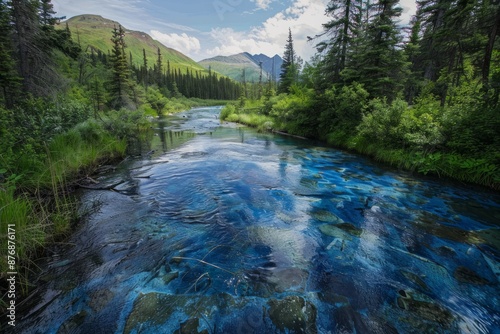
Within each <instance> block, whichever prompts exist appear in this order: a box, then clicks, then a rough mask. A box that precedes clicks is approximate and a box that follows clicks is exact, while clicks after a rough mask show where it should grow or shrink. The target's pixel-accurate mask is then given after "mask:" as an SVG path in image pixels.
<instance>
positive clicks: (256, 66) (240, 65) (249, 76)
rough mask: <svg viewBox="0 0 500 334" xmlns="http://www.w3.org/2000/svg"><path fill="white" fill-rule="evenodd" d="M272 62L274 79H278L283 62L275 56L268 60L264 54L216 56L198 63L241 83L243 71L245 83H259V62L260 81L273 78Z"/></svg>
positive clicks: (246, 53) (245, 53) (244, 53)
mask: <svg viewBox="0 0 500 334" xmlns="http://www.w3.org/2000/svg"><path fill="white" fill-rule="evenodd" d="M273 60H274V69H275V71H274V78H275V79H279V73H280V72H281V64H282V63H283V60H282V59H281V57H280V56H278V55H276V56H274V57H273V58H270V57H268V56H266V55H264V54H260V55H251V54H249V53H248V52H243V53H238V54H235V55H232V56H217V57H213V58H209V59H204V60H202V61H200V62H199V64H200V65H201V66H203V67H204V68H206V69H209V68H211V69H212V70H213V71H216V72H219V73H221V74H223V75H225V76H228V77H229V78H231V79H234V80H237V81H240V82H241V81H243V70H245V81H246V82H259V80H260V62H262V70H263V71H262V81H267V80H268V77H270V78H273V76H272V73H273Z"/></svg>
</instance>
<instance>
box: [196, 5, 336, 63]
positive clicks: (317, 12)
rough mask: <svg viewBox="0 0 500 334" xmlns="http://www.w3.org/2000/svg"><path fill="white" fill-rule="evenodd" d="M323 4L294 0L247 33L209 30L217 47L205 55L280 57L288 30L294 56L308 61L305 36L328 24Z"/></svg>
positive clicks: (308, 46) (310, 51) (311, 47)
mask: <svg viewBox="0 0 500 334" xmlns="http://www.w3.org/2000/svg"><path fill="white" fill-rule="evenodd" d="M327 3H328V0H295V1H294V3H293V4H292V6H290V7H289V8H287V9H286V10H284V11H282V12H279V13H277V14H276V15H274V16H272V17H271V18H269V19H267V20H266V21H265V22H263V24H262V25H260V26H258V27H254V28H253V29H251V30H250V31H249V32H243V31H235V30H233V29H231V28H215V29H212V31H211V32H210V37H211V40H212V41H213V42H214V43H216V44H217V45H216V46H215V47H212V48H208V49H207V50H206V52H205V54H206V55H207V56H210V57H211V56H216V55H231V54H235V53H240V52H245V51H246V52H249V53H252V54H253V53H264V54H267V55H268V56H273V55H275V54H279V55H282V54H283V52H284V48H285V44H286V40H287V38H288V28H290V29H291V30H292V35H293V39H294V47H295V49H296V51H297V53H298V55H299V56H301V57H302V58H303V59H304V60H309V58H310V57H311V56H312V55H313V54H314V53H315V49H314V45H313V44H311V43H309V42H307V36H314V35H316V34H318V33H320V32H322V29H323V27H322V24H323V23H325V22H327V21H328V18H327V17H326V16H325V15H324V13H325V8H326V4H327Z"/></svg>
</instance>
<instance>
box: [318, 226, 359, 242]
mask: <svg viewBox="0 0 500 334" xmlns="http://www.w3.org/2000/svg"><path fill="white" fill-rule="evenodd" d="M319 230H320V231H321V233H323V234H325V235H328V236H330V237H334V238H338V239H341V240H352V236H351V235H350V234H349V233H347V232H346V231H344V230H342V229H340V228H338V227H337V225H332V224H325V225H321V226H320V227H319Z"/></svg>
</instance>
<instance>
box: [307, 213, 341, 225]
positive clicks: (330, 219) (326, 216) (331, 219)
mask: <svg viewBox="0 0 500 334" xmlns="http://www.w3.org/2000/svg"><path fill="white" fill-rule="evenodd" d="M311 217H313V218H314V219H316V220H319V221H321V222H325V223H343V222H344V221H343V220H342V219H341V218H340V217H338V216H337V215H335V214H333V213H331V212H330V211H327V210H314V211H312V212H311Z"/></svg>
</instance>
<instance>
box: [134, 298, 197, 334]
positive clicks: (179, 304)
mask: <svg viewBox="0 0 500 334" xmlns="http://www.w3.org/2000/svg"><path fill="white" fill-rule="evenodd" d="M187 302H188V297H186V296H182V295H178V296H172V295H167V294H161V293H147V294H140V295H139V296H138V297H137V298H136V300H135V302H134V306H133V309H132V312H131V313H130V315H129V317H128V319H127V323H126V325H125V334H127V333H132V332H133V330H134V329H136V328H138V326H140V325H141V324H144V323H146V322H147V323H150V324H152V325H160V324H163V323H165V322H166V321H167V320H168V319H169V318H170V317H171V315H172V314H173V313H174V312H175V310H176V309H177V308H183V307H184V306H185V305H186V303H187Z"/></svg>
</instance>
